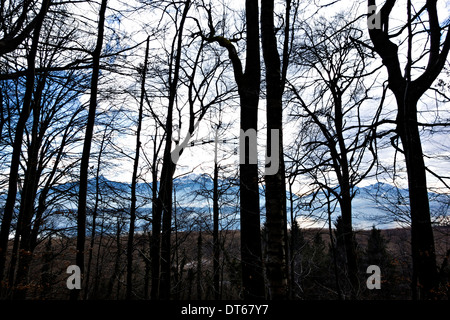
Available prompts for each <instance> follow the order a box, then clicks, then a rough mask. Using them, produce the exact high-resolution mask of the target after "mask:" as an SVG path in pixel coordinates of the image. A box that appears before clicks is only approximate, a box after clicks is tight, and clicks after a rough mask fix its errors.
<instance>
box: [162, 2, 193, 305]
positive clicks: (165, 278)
mask: <svg viewBox="0 0 450 320" xmlns="http://www.w3.org/2000/svg"><path fill="white" fill-rule="evenodd" d="M190 6H191V1H189V0H188V1H186V2H185V4H184V10H183V14H182V17H181V21H180V26H179V29H178V35H177V37H178V39H177V42H176V48H173V51H172V54H176V56H175V61H174V70H173V75H172V74H170V75H169V77H172V76H173V78H171V79H170V80H169V85H170V87H169V105H168V108H167V121H166V128H165V129H166V145H165V148H164V156H163V166H162V169H161V185H160V189H159V196H158V200H157V203H156V204H157V206H156V212H155V214H156V215H158V216H162V238H161V259H160V260H159V261H160V263H161V274H160V284H159V297H160V298H161V299H164V300H168V299H169V298H170V291H171V281H170V274H171V239H170V238H171V234H172V230H171V229H172V188H173V175H174V173H175V169H176V164H175V163H173V162H172V156H171V148H172V130H173V125H172V122H173V119H172V116H173V108H174V105H175V100H176V95H177V86H178V79H179V73H180V64H181V51H182V50H181V49H182V43H183V29H184V23H185V21H186V18H187V14H188V11H189V8H190ZM153 263H158V262H157V261H153Z"/></svg>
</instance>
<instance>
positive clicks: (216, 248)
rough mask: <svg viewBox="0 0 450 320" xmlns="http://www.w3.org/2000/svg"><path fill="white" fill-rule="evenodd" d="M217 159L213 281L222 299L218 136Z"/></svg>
mask: <svg viewBox="0 0 450 320" xmlns="http://www.w3.org/2000/svg"><path fill="white" fill-rule="evenodd" d="M215 152H216V161H215V162H214V177H213V186H214V187H213V283H214V299H216V300H220V261H219V259H220V243H219V177H218V176H219V165H218V164H217V137H216V148H215Z"/></svg>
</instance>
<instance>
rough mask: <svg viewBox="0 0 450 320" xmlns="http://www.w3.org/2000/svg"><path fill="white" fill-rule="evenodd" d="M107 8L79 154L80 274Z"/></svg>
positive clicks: (102, 13)
mask: <svg viewBox="0 0 450 320" xmlns="http://www.w3.org/2000/svg"><path fill="white" fill-rule="evenodd" d="M106 8H107V0H102V2H101V6H100V11H99V21H98V34H97V42H96V45H95V49H94V51H93V52H92V60H93V64H92V78H91V87H90V89H91V94H90V102H89V114H88V119H87V124H86V132H85V137H84V145H83V153H82V156H81V164H80V187H79V196H78V197H79V198H78V211H77V253H76V264H77V266H78V267H79V268H80V271H81V275H83V274H84V254H85V242H86V214H87V210H86V201H87V200H86V199H87V191H88V190H87V189H88V169H89V158H90V151H91V143H92V137H93V131H94V125H95V113H96V109H97V93H98V92H97V91H98V80H99V71H100V55H101V52H102V46H103V37H104V26H105V13H106ZM79 294H80V289H73V290H72V292H71V299H72V300H77V299H78V296H79Z"/></svg>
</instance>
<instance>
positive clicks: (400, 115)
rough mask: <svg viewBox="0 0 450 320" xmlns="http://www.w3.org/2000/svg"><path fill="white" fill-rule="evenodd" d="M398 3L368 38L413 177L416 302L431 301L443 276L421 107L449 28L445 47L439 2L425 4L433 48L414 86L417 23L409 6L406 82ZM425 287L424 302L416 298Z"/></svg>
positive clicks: (443, 55)
mask: <svg viewBox="0 0 450 320" xmlns="http://www.w3.org/2000/svg"><path fill="white" fill-rule="evenodd" d="M395 3H396V0H390V1H387V2H386V3H385V4H384V5H383V7H382V8H381V9H380V24H381V25H380V26H379V27H378V28H369V35H370V38H371V40H372V43H373V45H374V50H375V51H376V52H377V53H378V54H379V55H380V57H381V58H382V60H383V64H384V65H385V67H386V69H387V71H388V82H389V88H390V89H391V90H392V92H393V93H394V95H395V98H396V102H397V129H396V131H397V134H398V136H399V137H400V140H401V142H402V146H403V153H404V156H405V163H406V169H407V174H408V187H409V198H410V208H411V249H412V257H413V282H412V291H413V298H414V299H417V298H420V299H430V298H433V297H434V295H435V290H436V288H437V285H438V271H437V265H436V255H435V250H434V236H433V229H432V225H431V217H430V207H429V200H428V190H427V181H426V167H425V163H424V160H423V150H422V146H421V141H420V133H419V128H418V123H417V103H418V101H419V99H420V97H421V96H422V95H423V94H424V93H425V91H426V90H428V89H429V88H430V86H431V85H432V83H433V81H434V80H435V79H436V78H437V76H438V75H439V73H440V72H441V71H442V68H443V67H444V64H445V61H446V60H447V56H448V53H449V50H450V32H449V31H450V27H448V28H447V30H446V31H447V35H446V38H445V40H444V42H443V43H441V27H440V26H439V20H438V14H437V8H436V1H433V0H428V1H427V2H426V4H425V7H426V10H427V13H428V18H429V19H428V26H429V29H428V30H427V34H428V36H429V39H428V40H429V41H427V45H429V48H424V50H427V52H428V64H427V66H426V68H425V70H424V72H423V73H422V74H421V75H420V76H419V77H417V78H416V79H415V80H411V69H412V61H413V60H412V45H413V38H412V37H413V34H412V27H411V23H412V17H411V2H410V1H408V2H407V11H408V22H407V24H408V25H407V29H408V38H407V40H408V52H407V61H408V62H407V65H406V68H405V76H403V75H402V72H401V69H400V62H399V57H398V46H397V45H396V44H395V43H393V42H392V41H391V40H390V37H389V34H388V32H389V16H390V14H391V11H392V8H393V7H394V5H395ZM368 5H369V6H373V5H375V0H368ZM417 287H420V297H419V296H418V294H417Z"/></svg>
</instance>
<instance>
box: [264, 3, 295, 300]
mask: <svg viewBox="0 0 450 320" xmlns="http://www.w3.org/2000/svg"><path fill="white" fill-rule="evenodd" d="M273 11H274V1H273V0H263V1H262V2H261V36H262V49H263V55H264V62H265V65H266V88H267V89H266V90H267V96H266V103H267V105H266V115H267V153H268V152H269V150H271V151H272V150H273V148H272V144H274V143H278V148H277V149H278V150H277V151H278V154H275V155H271V157H272V158H274V157H276V158H277V160H278V168H277V171H276V173H275V174H269V175H266V178H265V180H266V227H267V234H268V244H267V256H268V257H267V259H268V261H267V264H266V267H267V278H268V280H269V286H270V293H271V298H272V299H276V300H279V299H286V298H287V297H288V281H287V275H288V270H287V264H286V254H287V252H286V236H287V235H286V234H285V232H286V224H287V221H286V217H287V215H286V177H285V167H284V155H283V106H282V96H283V89H282V88H283V84H282V74H281V62H280V56H279V54H278V50H277V40H276V36H275V29H274V28H275V27H274V21H273V15H274V13H273ZM287 23H289V22H287ZM285 63H286V61H285ZM273 130H276V132H278V135H279V140H278V141H272V138H273V137H272V135H273ZM272 165H273V163H271V166H272ZM266 166H267V163H266Z"/></svg>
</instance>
